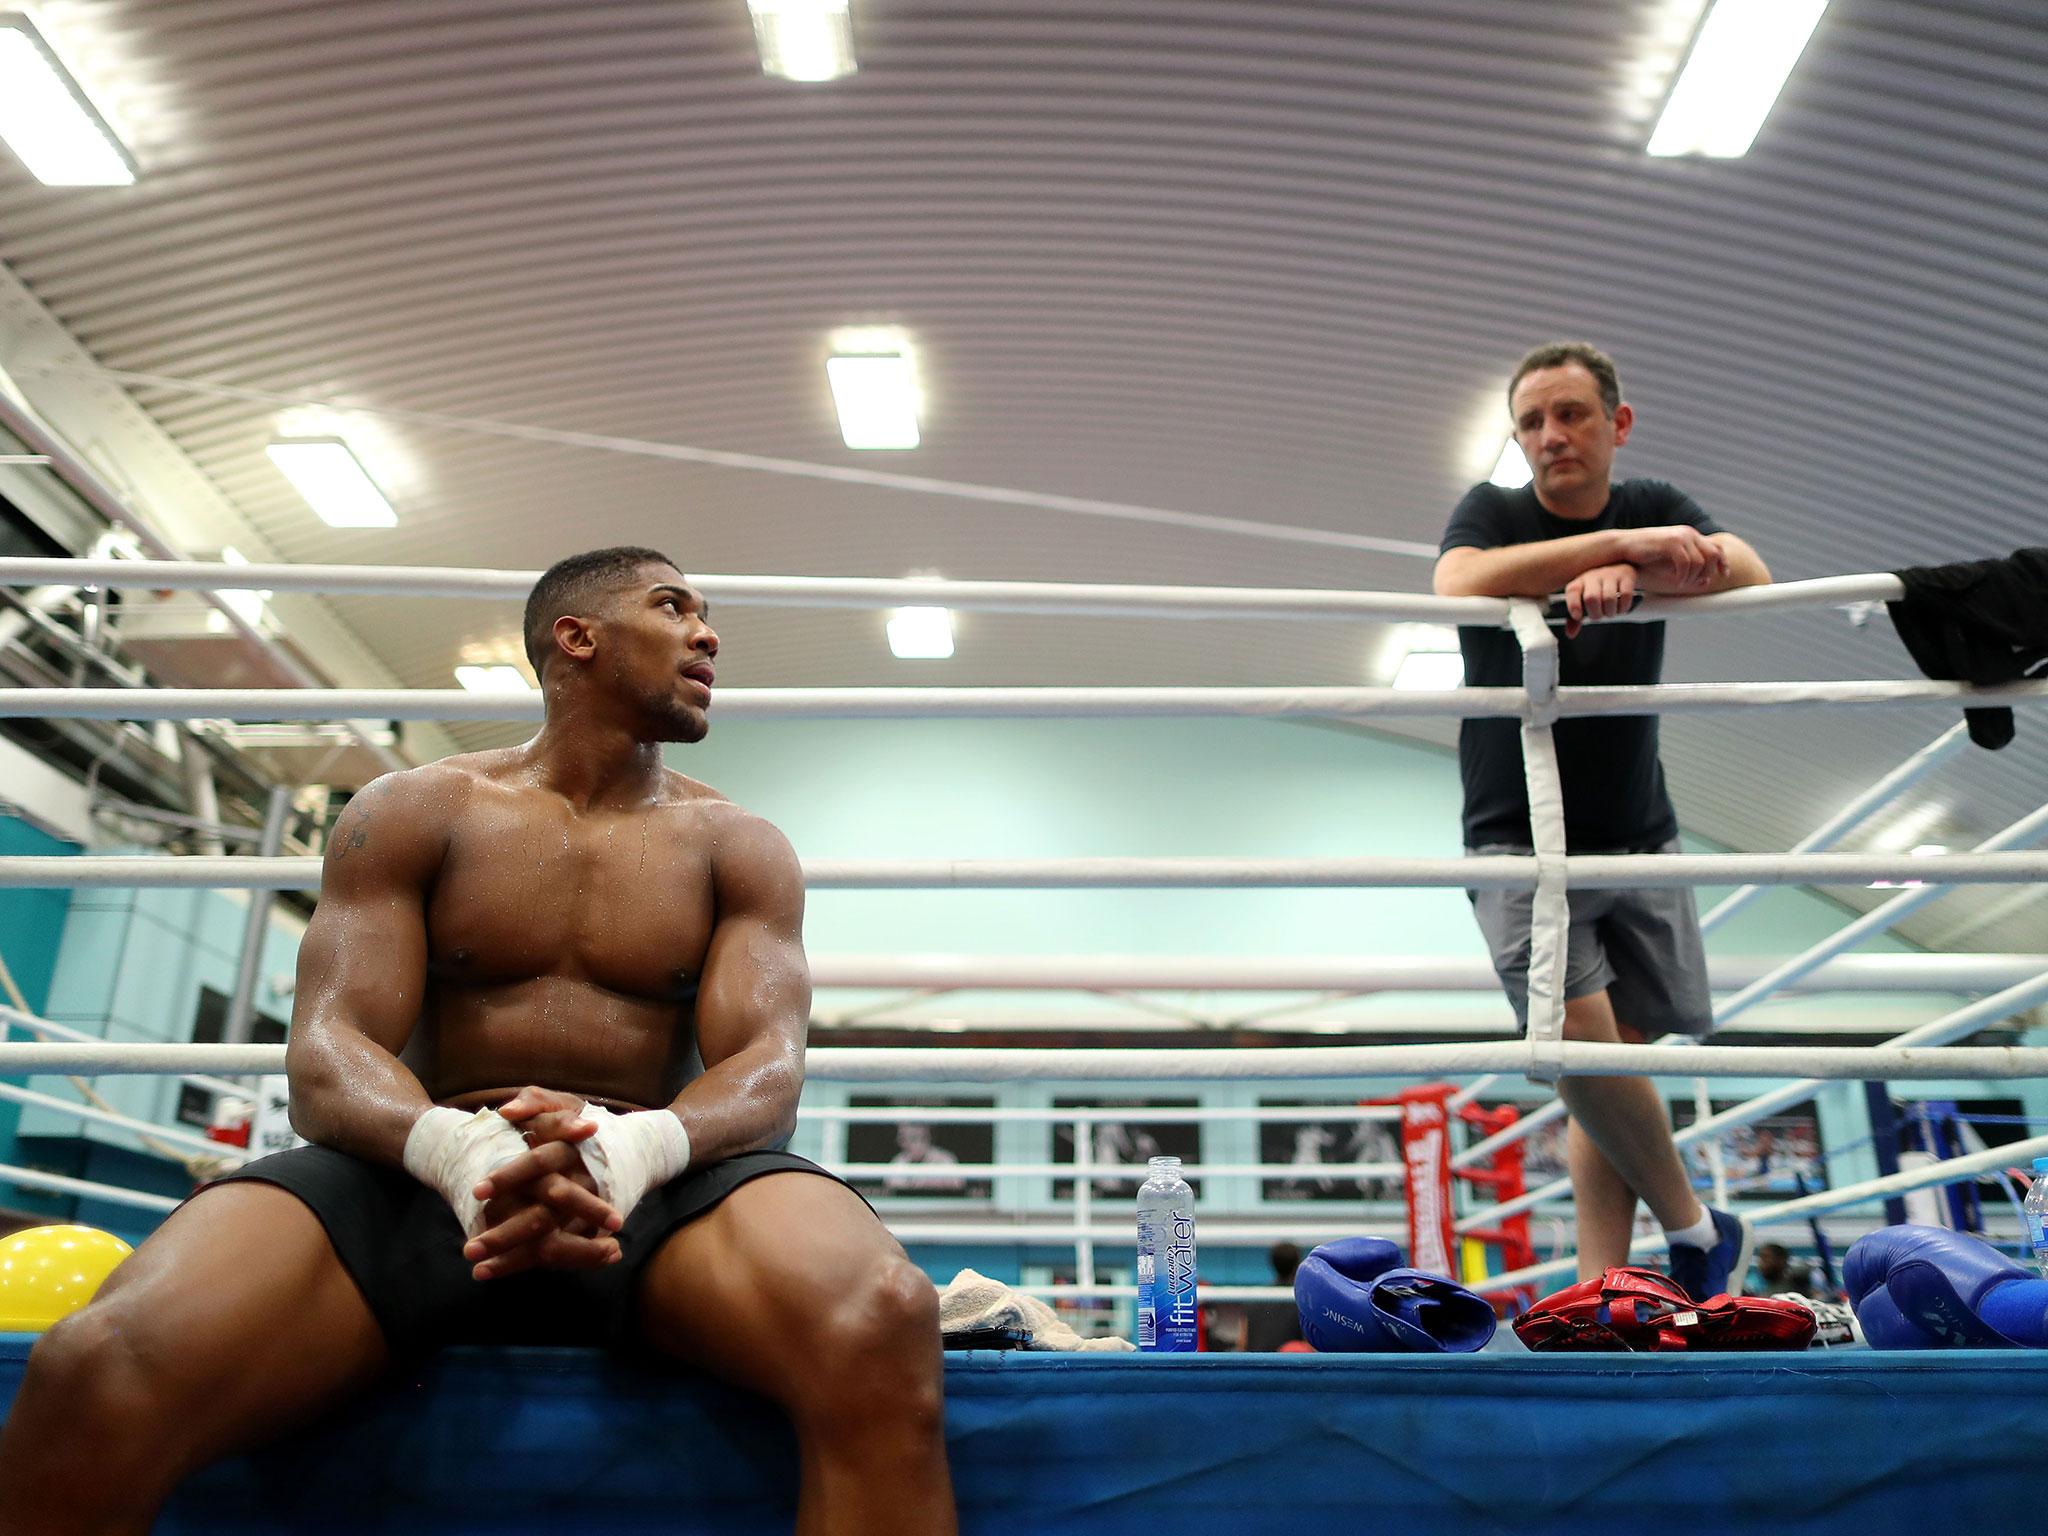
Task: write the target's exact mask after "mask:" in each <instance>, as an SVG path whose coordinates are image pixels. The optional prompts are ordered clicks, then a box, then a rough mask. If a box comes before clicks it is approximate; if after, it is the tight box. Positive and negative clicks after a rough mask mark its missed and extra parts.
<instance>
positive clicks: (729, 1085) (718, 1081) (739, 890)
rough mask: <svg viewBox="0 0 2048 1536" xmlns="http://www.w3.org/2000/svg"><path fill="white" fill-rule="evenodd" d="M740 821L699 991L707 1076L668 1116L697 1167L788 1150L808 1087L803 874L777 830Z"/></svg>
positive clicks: (717, 878) (727, 847)
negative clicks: (780, 1147) (684, 1134)
mask: <svg viewBox="0 0 2048 1536" xmlns="http://www.w3.org/2000/svg"><path fill="white" fill-rule="evenodd" d="M734 815H735V819H736V822H737V825H736V826H735V827H734V829H733V831H732V833H731V834H730V835H728V836H726V837H724V838H722V839H721V840H720V845H719V850H718V854H717V856H716V860H715V862H714V865H713V869H712V882H713V890H714V894H715V900H716V902H717V912H718V917H717V926H716V927H715V928H714V929H713V930H712V934H711V946H710V950H709V953H708V954H707V955H706V956H705V960H704V970H703V974H702V976H701V977H700V978H699V981H698V987H697V1047H698V1050H699V1052H700V1053H701V1054H702V1056H703V1059H704V1073H703V1075H702V1076H701V1077H699V1078H697V1079H696V1081H694V1082H692V1083H691V1084H689V1086H687V1087H686V1088H684V1090H683V1091H682V1093H681V1094H680V1095H678V1096H677V1098H676V1100H675V1103H674V1104H673V1105H671V1106H670V1108H671V1110H672V1111H673V1113H674V1114H675V1115H677V1116H678V1117H679V1118H680V1119H681V1120H682V1122H683V1125H684V1127H685V1128H686V1129H687V1131H688V1133H689V1139H690V1149H691V1150H690V1160H691V1161H692V1162H693V1163H707V1162H716V1161H718V1160H719V1159H721V1158H727V1157H731V1156H733V1155H734V1154H735V1153H739V1152H749V1151H753V1150H756V1149H758V1148H761V1147H770V1146H775V1145H777V1144H779V1143H780V1142H782V1141H784V1140H786V1139H787V1138H788V1136H789V1133H790V1132H791V1131H792V1130H793V1129H794V1128H795V1126H796V1104H797V1097H798V1095H799V1094H800V1093H802V1091H803V1085H804V1038H805V1035H806V1034H807V1033H808V1031H809V1029H810V1022H811V970H810V965H809V963H808V962H807V961H806V960H805V958H804V947H803V925H804V884H803V871H802V868H801V866H800V865H799V864H798V862H797V857H796V851H795V850H794V849H792V848H791V847H790V846H789V842H788V839H786V838H784V837H783V835H782V834H781V833H780V832H778V831H777V830H776V829H775V828H774V827H772V826H770V825H769V824H768V823H767V822H765V821H762V820H760V819H758V818H756V817H752V816H747V815H745V813H743V812H738V811H735V813H734Z"/></svg>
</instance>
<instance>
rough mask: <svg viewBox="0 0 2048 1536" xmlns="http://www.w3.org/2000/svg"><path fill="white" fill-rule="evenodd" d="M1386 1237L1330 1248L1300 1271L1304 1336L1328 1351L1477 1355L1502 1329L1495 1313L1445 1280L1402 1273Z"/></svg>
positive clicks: (1297, 1282)
mask: <svg viewBox="0 0 2048 1536" xmlns="http://www.w3.org/2000/svg"><path fill="white" fill-rule="evenodd" d="M1400 1262H1401V1250H1400V1249H1399V1248H1398V1247H1397V1246H1395V1245H1394V1244H1393V1243H1390V1242H1388V1241H1387V1240H1386V1239H1385V1238H1383V1237H1347V1238H1344V1239H1342V1240H1340V1241H1338V1242H1334V1243H1324V1244H1323V1245H1322V1246H1321V1247H1320V1248H1317V1249H1316V1250H1315V1251H1314V1252H1313V1253H1311V1254H1310V1255H1309V1256H1308V1257H1307V1258H1305V1259H1303V1260H1302V1261H1301V1267H1300V1268H1299V1269H1297V1270H1296V1271H1295V1272H1294V1301H1295V1305H1296V1306H1298V1307H1299V1308H1300V1309H1301V1332H1302V1337H1304V1338H1306V1339H1307V1340H1308V1342H1309V1343H1310V1344H1312V1345H1314V1346H1315V1347H1316V1349H1318V1350H1319V1351H1322V1352H1324V1353H1343V1354H1360V1353H1367V1354H1448V1355H1462V1354H1470V1353H1471V1352H1473V1351H1474V1350H1478V1349H1483V1348H1485V1346H1486V1342H1487V1340H1489V1339H1491V1338H1492V1337H1493V1330H1494V1327H1495V1326H1496V1322H1495V1318H1494V1315H1493V1308H1492V1307H1491V1306H1490V1305H1488V1304H1487V1303H1486V1302H1485V1301H1484V1300H1482V1299H1481V1298H1480V1297H1478V1296H1476V1295H1474V1294H1473V1293H1472V1292H1471V1291H1468V1290H1466V1289H1465V1287H1463V1286H1462V1285H1458V1284H1455V1283H1454V1282H1452V1281H1450V1280H1446V1279H1445V1278H1444V1277H1443V1276H1442V1275H1431V1274H1425V1273H1423V1271H1421V1270H1419V1269H1402V1268H1399V1267H1398V1266H1399V1265H1400Z"/></svg>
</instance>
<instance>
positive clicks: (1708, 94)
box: [1649, 0, 1828, 160]
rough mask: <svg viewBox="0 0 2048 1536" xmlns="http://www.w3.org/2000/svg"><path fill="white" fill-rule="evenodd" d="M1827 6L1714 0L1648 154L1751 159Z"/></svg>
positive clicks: (1787, 0)
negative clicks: (1760, 134)
mask: <svg viewBox="0 0 2048 1536" xmlns="http://www.w3.org/2000/svg"><path fill="white" fill-rule="evenodd" d="M1827 8H1828V7H1827V0H1714V8H1713V9H1712V10H1711V11H1710V12H1708V14H1707V19H1706V20H1705V21H1704V22H1703V23H1701V25H1700V30H1699V34H1698V36H1696V37H1695V38H1694V39H1693V45H1692V51H1691V52H1690V53H1689V54H1687V55H1686V59H1685V64H1684V67H1683V68H1681V69H1680V70H1679V72H1678V81H1677V83H1676V84H1675V85H1673V86H1672V87H1671V95H1670V97H1669V98H1668V99H1667V100H1666V101H1665V103H1664V113H1663V116H1661V117H1660V118H1659V119H1658V120H1657V128H1656V131H1655V132H1654V133H1652V134H1651V135H1650V144H1649V152H1650V153H1651V154H1653V155H1707V156H1711V157H1714V158H1717V159H1724V160H1730V159H1734V158H1735V157H1737V156H1739V155H1746V154H1748V153H1749V147H1750V145H1752V144H1754V143H1755V142H1756V136H1757V132H1758V130H1760V129H1761V128H1762V127H1763V125H1764V119H1765V118H1766V117H1768V116H1770V112H1771V107H1772V105H1773V104H1774V103H1775V102H1776V101H1777V99H1778V93H1779V92H1780V91H1781V90H1783V89H1784V86H1785V81H1786V79H1787V78H1788V77H1789V76H1790V75H1791V73H1792V66H1793V65H1795V64H1797V63H1798V62H1799V55H1800V54H1801V53H1802V52H1804V51H1805V48H1806V42H1807V39H1808V38H1810V37H1812V36H1813V29H1814V28H1815V27H1816V26H1818V25H1819V24H1820V18H1821V13H1822V12H1823V11H1825V10H1826V9H1827Z"/></svg>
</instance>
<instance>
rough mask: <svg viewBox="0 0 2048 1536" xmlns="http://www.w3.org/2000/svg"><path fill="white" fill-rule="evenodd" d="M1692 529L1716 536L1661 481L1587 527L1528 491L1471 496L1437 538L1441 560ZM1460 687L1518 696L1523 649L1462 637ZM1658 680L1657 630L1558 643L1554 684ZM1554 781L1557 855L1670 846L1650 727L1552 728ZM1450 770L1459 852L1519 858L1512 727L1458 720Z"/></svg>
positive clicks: (1620, 629)
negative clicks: (1499, 848)
mask: <svg viewBox="0 0 2048 1536" xmlns="http://www.w3.org/2000/svg"><path fill="white" fill-rule="evenodd" d="M1673 523H1690V524H1691V525H1692V526H1693V527H1695V528H1697V529H1699V531H1700V532H1701V533H1709V534H1712V533H1719V532H1720V531H1721V529H1720V526H1719V525H1718V524H1717V523H1715V521H1714V520H1713V519H1712V518H1710V517H1708V516H1707V514H1706V513H1705V512H1703V511H1702V510H1701V509H1700V506H1699V503H1697V502H1696V501H1694V500H1693V499H1692V498H1691V497H1690V496H1688V495H1686V494H1685V493H1684V492H1683V491H1681V490H1679V489H1678V488H1677V487H1676V486H1673V485H1668V484H1666V483H1665V482H1664V481H1662V480H1623V481H1620V482H1618V483H1616V484H1615V485H1614V487H1613V488H1612V490H1611V492H1610V493H1609V495H1608V499H1607V505H1606V506H1605V507H1604V508H1603V509H1602V510H1601V513H1600V515H1599V516H1598V517H1596V518H1592V519H1590V520H1589V521H1584V522H1581V521H1577V520H1574V519H1571V518H1563V517H1556V516H1553V515H1552V514H1550V513H1549V512H1546V511H1544V510H1543V506H1542V503H1540V502H1539V501H1537V499H1536V492H1535V490H1534V489H1533V488H1531V487H1529V486H1523V487H1522V488H1521V489H1520V490H1515V491H1507V490H1502V489H1501V488H1500V487H1499V486H1497V485H1475V486H1473V487H1472V489H1471V490H1469V491H1467V492H1466V493H1465V497H1464V500H1462V501H1460V502H1459V503H1458V509H1457V510H1456V511H1455V512H1453V513H1452V514H1451V523H1450V526H1449V527H1448V528H1446V529H1445V530H1444V538H1443V544H1442V546H1441V547H1442V548H1443V549H1446V550H1451V549H1460V548H1472V549H1498V548H1500V547H1501V546H1503V545H1506V544H1532V543H1534V542H1536V541H1537V540H1539V539H1563V538H1569V537H1571V536H1572V535H1573V534H1579V533H1599V532H1601V531H1603V530H1605V529H1608V528H1659V527H1665V526H1668V525H1670V524H1673ZM1458 643H1459V646H1460V647H1461V648H1462V649H1463V651H1464V653H1465V682H1466V684H1467V685H1468V686H1470V687H1474V688H1515V687H1519V686H1521V682H1522V648H1521V647H1520V646H1519V645H1517V644H1516V643H1515V637H1514V634H1513V632H1512V631H1509V630H1505V629H1476V628H1469V627H1461V628H1460V629H1459V631H1458ZM1663 675H1664V626H1663V625H1662V624H1589V625H1587V626H1586V627H1585V628H1584V629H1582V630H1580V631H1579V633H1578V635H1577V637H1576V638H1574V639H1570V640H1567V639H1565V638H1564V637H1563V636H1562V635H1560V636H1559V637H1558V681H1559V682H1560V683H1561V684H1564V685H1567V686H1569V685H1574V684H1585V685H1607V684H1615V683H1655V682H1660V681H1662V679H1663ZM1554 734H1555V738H1556V741H1557V767H1558V775H1559V777H1560V778H1561V779H1562V780H1563V781H1564V826H1565V841H1566V846H1567V847H1568V848H1569V849H1570V850H1571V851H1572V852H1574V853H1580V852H1596V851H1606V852H1619V851H1623V850H1633V849H1645V848H1655V847H1657V846H1658V845H1660V844H1662V843H1667V842H1669V841H1670V840H1671V839H1672V838H1674V837H1676V836H1677V835H1678V817H1677V815H1676V814H1675V813H1674V812H1673V811H1672V809H1671V797H1670V796H1669V795H1668V794H1666V793H1665V790H1664V766H1663V764H1662V763H1660V762H1659V761H1658V759H1657V717H1656V716H1655V715H1602V716H1593V717H1588V718H1586V719H1581V720H1560V721H1558V722H1557V724H1556V726H1555V728H1554ZM1458 770H1459V772H1460V773H1461V774H1462V775H1463V776H1464V780H1465V846H1466V847H1468V848H1477V847H1479V846H1481V845H1482V844H1486V843H1519V844H1522V845H1524V846H1527V845H1528V844H1530V843H1531V842H1533V841H1534V839H1532V838H1531V836H1530V834H1529V789H1528V784H1527V781H1526V780H1525V779H1524V778H1523V776H1522V728H1521V722H1520V721H1518V720H1510V719H1492V720H1467V721H1465V722H1464V724H1463V725H1462V726H1461V727H1460V728H1459V731H1458Z"/></svg>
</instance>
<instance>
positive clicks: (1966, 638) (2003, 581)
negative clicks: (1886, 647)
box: [1885, 547, 2048, 751]
mask: <svg viewBox="0 0 2048 1536" xmlns="http://www.w3.org/2000/svg"><path fill="white" fill-rule="evenodd" d="M1896 574H1897V576H1898V578H1899V580H1901V581H1902V582H1904V583H1905V584H1906V595H1905V596H1904V597H1902V598H1899V599H1898V600H1896V601H1894V602H1890V603H1887V604H1886V605H1885V606H1886V607H1887V608H1889V609H1890V610H1891V615H1892V625H1893V627H1894V628H1896V629H1897V630H1898V632H1899V638H1900V639H1901V640H1903V641H1905V642H1906V649H1907V650H1908V651H1910V652H1911V653H1912V655H1913V660H1914V661H1915V662H1916V663H1918V665H1919V667H1920V670H1921V671H1922V672H1924V673H1926V674H1927V675H1928V676H1929V677H1934V678H1945V679H1950V680H1953V681H1956V682H1964V683H1976V684H1980V685H1983V684H1992V683H2016V682H2018V681H2020V680H2021V679H2022V678H2025V677H2028V676H2031V675H2033V674H2034V673H2035V672H2037V671H2038V670H2040V668H2041V666H2042V664H2043V663H2044V662H2048V547H2037V548H2030V549H2022V550H2016V551H2015V552H2014V553H2012V554H2011V555H2008V556H2006V557H2005V558H2004V559H2000V560H1966V561H1962V562H1959V563H1957V564H1955V565H1922V566H1914V567H1913V568H1911V569H1910V570H1904V571H1899V572H1897V573H1896ZM1963 716H1964V718H1965V719H1967V720H1968V721H1969V722H1970V740H1972V741H1974V742H1976V743H1977V745H1978V746H1980V747H1988V748H1990V749H1991V750H1993V751H1996V750H1997V749H1998V748H2000V747H2002V746H2004V745H2005V744H2006V743H2007V742H2009V741H2011V740H2012V737H2013V723H2012V711H2011V710H2010V709H2004V708H1993V709H1966V710H1964V711H1963Z"/></svg>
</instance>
